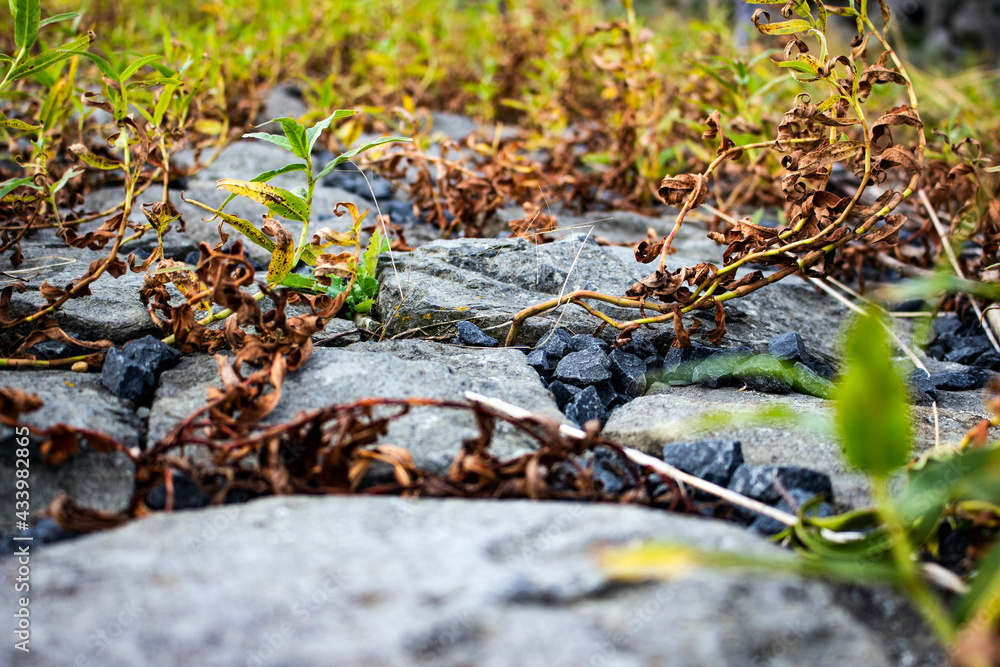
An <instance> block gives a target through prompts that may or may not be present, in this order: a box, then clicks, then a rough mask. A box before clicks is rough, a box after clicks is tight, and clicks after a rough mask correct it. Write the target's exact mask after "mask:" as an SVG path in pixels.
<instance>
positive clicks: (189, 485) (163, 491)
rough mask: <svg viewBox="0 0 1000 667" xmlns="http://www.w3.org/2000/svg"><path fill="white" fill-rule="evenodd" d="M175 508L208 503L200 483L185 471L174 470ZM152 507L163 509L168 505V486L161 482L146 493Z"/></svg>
mask: <svg viewBox="0 0 1000 667" xmlns="http://www.w3.org/2000/svg"><path fill="white" fill-rule="evenodd" d="M172 477H173V479H172V482H173V486H174V509H175V510H187V509H196V508H198V507H205V506H206V505H208V496H206V495H205V494H204V493H202V490H201V488H200V487H199V486H198V484H197V483H196V482H195V481H194V480H193V479H191V478H190V477H188V476H187V475H185V474H184V473H181V472H177V471H174V473H173V475H172ZM146 504H147V505H148V506H149V507H150V509H154V510H162V509H166V507H167V486H166V484H165V483H163V482H160V483H159V484H157V485H156V486H154V487H153V489H152V490H151V491H150V492H149V493H148V494H147V495H146Z"/></svg>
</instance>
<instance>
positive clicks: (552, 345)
mask: <svg viewBox="0 0 1000 667" xmlns="http://www.w3.org/2000/svg"><path fill="white" fill-rule="evenodd" d="M542 340H543V341H545V342H544V343H542V349H543V350H545V354H547V355H548V357H549V360H550V361H553V362H554V361H556V360H557V359H562V358H563V357H564V356H565V355H566V353H567V352H569V351H570V344H571V343H572V342H573V338H572V336H570V333H569V332H568V331H566V330H565V329H556V330H555V331H553V332H552V334H551V335H549V336H548V337H547V338H543V339H542Z"/></svg>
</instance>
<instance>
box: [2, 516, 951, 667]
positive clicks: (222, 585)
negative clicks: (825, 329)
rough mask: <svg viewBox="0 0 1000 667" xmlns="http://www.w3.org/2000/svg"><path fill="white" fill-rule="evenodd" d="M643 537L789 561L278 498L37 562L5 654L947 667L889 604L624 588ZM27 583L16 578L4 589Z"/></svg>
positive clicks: (39, 660) (587, 523)
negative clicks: (611, 551)
mask: <svg viewBox="0 0 1000 667" xmlns="http://www.w3.org/2000/svg"><path fill="white" fill-rule="evenodd" d="M640 538H661V539H667V540H670V541H674V542H679V543H684V544H691V545H696V546H698V547H702V548H708V549H722V550H727V551H734V552H739V553H746V554H757V555H771V556H773V557H774V558H775V559H776V562H779V563H780V562H781V560H782V559H784V558H787V557H788V554H787V553H783V552H781V551H779V550H778V549H776V548H775V547H772V546H770V545H768V544H766V543H765V542H764V541H763V540H761V539H759V538H756V537H754V536H752V535H751V534H749V533H747V532H744V531H740V530H738V529H736V528H734V527H732V526H727V525H724V524H721V523H717V522H712V521H706V520H698V519H693V518H688V517H681V516H676V515H671V514H667V513H662V512H656V511H651V510H646V509H643V508H637V507H614V506H606V505H577V504H563V503H532V502H528V501H509V502H467V501H456V500H422V501H405V500H400V499H389V498H360V497H353V498H336V497H331V498H322V499H306V498H272V499H267V500H263V501H257V502H253V503H251V504H248V505H241V506H229V507H223V508H212V509H206V510H197V511H191V512H183V513H176V514H161V515H157V516H154V517H151V518H149V519H144V520H142V521H136V522H134V523H132V524H130V525H127V526H125V527H124V528H121V529H118V530H115V531H109V532H106V533H102V534H97V535H93V536H89V537H85V538H82V539H80V540H77V541H75V542H71V543H67V544H62V545H55V546H53V547H50V548H48V549H46V550H45V551H44V552H41V553H39V554H36V555H35V556H34V558H33V559H32V573H31V577H32V579H31V585H32V598H33V601H34V605H33V606H32V608H31V613H32V643H31V649H32V651H31V653H30V654H20V653H16V654H15V652H14V649H13V648H12V647H11V642H6V643H5V644H4V646H3V648H2V649H0V650H2V651H3V655H4V657H5V659H6V660H9V661H12V663H16V664H24V665H52V664H147V665H174V664H199V665H205V666H206V667H209V666H213V665H233V664H253V665H256V664H281V665H329V664H345V665H348V664H350V665H360V664H379V665H413V664H427V665H431V664H433V665H463V664H477V665H511V664H517V665H589V664H614V665H626V666H638V665H649V664H670V665H677V666H679V667H681V666H689V665H690V666H694V665H706V664H713V665H748V664H775V665H777V664H796V665H807V664H808V665H842V664H858V665H866V666H871V667H876V666H879V665H896V664H908V665H914V666H918V665H936V664H942V661H943V659H944V656H943V655H942V652H941V650H940V648H938V647H937V646H936V645H935V644H934V642H933V640H932V639H931V638H930V636H929V635H930V633H929V632H927V631H926V630H925V629H924V627H923V626H922V624H921V623H920V622H919V621H918V620H917V619H916V617H915V615H914V614H913V612H912V611H911V610H910V609H909V608H908V607H906V606H905V605H904V604H903V603H901V602H900V600H899V598H898V597H896V596H895V595H892V594H889V593H888V592H886V591H882V590H877V589H861V590H860V591H859V590H858V589H847V588H843V587H836V586H832V585H828V584H824V583H821V582H818V581H807V580H802V579H799V578H795V577H791V576H779V575H762V574H752V575H750V574H744V573H740V572H737V571H715V570H697V569H696V570H693V571H689V572H686V573H682V574H681V576H679V577H678V578H677V579H675V580H672V581H669V582H665V583H656V582H654V583H637V584H632V585H622V584H615V583H614V582H612V581H610V580H609V578H608V575H607V574H606V573H604V572H603V571H602V570H601V569H600V567H599V565H598V562H597V559H596V558H595V553H594V550H595V548H597V547H601V546H607V545H609V544H611V545H614V544H619V545H620V544H624V543H628V542H631V541H633V540H636V539H640ZM15 572H16V565H15V564H14V561H13V560H11V559H6V560H4V561H0V573H2V578H3V580H4V584H5V585H9V586H12V585H13V578H14V576H15ZM11 602H12V599H11V596H5V597H4V603H3V604H4V613H2V614H0V629H2V631H3V633H4V634H5V635H7V636H11V628H12V627H13V626H12V624H13V622H14V620H13V616H12V614H11V613H10V612H9V611H7V609H8V608H9V607H10V605H11ZM81 609H86V610H87V613H80V610H81Z"/></svg>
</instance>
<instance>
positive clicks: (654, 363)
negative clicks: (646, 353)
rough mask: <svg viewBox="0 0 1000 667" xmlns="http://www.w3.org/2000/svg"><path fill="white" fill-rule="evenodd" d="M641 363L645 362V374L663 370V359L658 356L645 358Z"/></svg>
mask: <svg viewBox="0 0 1000 667" xmlns="http://www.w3.org/2000/svg"><path fill="white" fill-rule="evenodd" d="M643 361H645V362H646V372H649V371H654V370H657V369H660V368H663V357H661V356H660V355H658V354H656V355H653V356H651V357H646V358H645V359H643Z"/></svg>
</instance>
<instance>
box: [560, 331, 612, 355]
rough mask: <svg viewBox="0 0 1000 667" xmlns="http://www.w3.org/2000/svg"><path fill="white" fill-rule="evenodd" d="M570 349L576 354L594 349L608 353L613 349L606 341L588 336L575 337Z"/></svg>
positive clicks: (578, 335) (579, 335)
mask: <svg viewBox="0 0 1000 667" xmlns="http://www.w3.org/2000/svg"><path fill="white" fill-rule="evenodd" d="M570 347H572V348H573V350H575V351H576V352H582V351H584V350H589V349H592V348H597V349H599V350H600V351H601V352H604V353H607V352H608V350H610V349H611V346H610V345H608V342H607V341H606V340H602V339H600V338H594V337H593V336H590V335H588V334H577V335H575V336H573V340H572V342H571V343H570Z"/></svg>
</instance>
